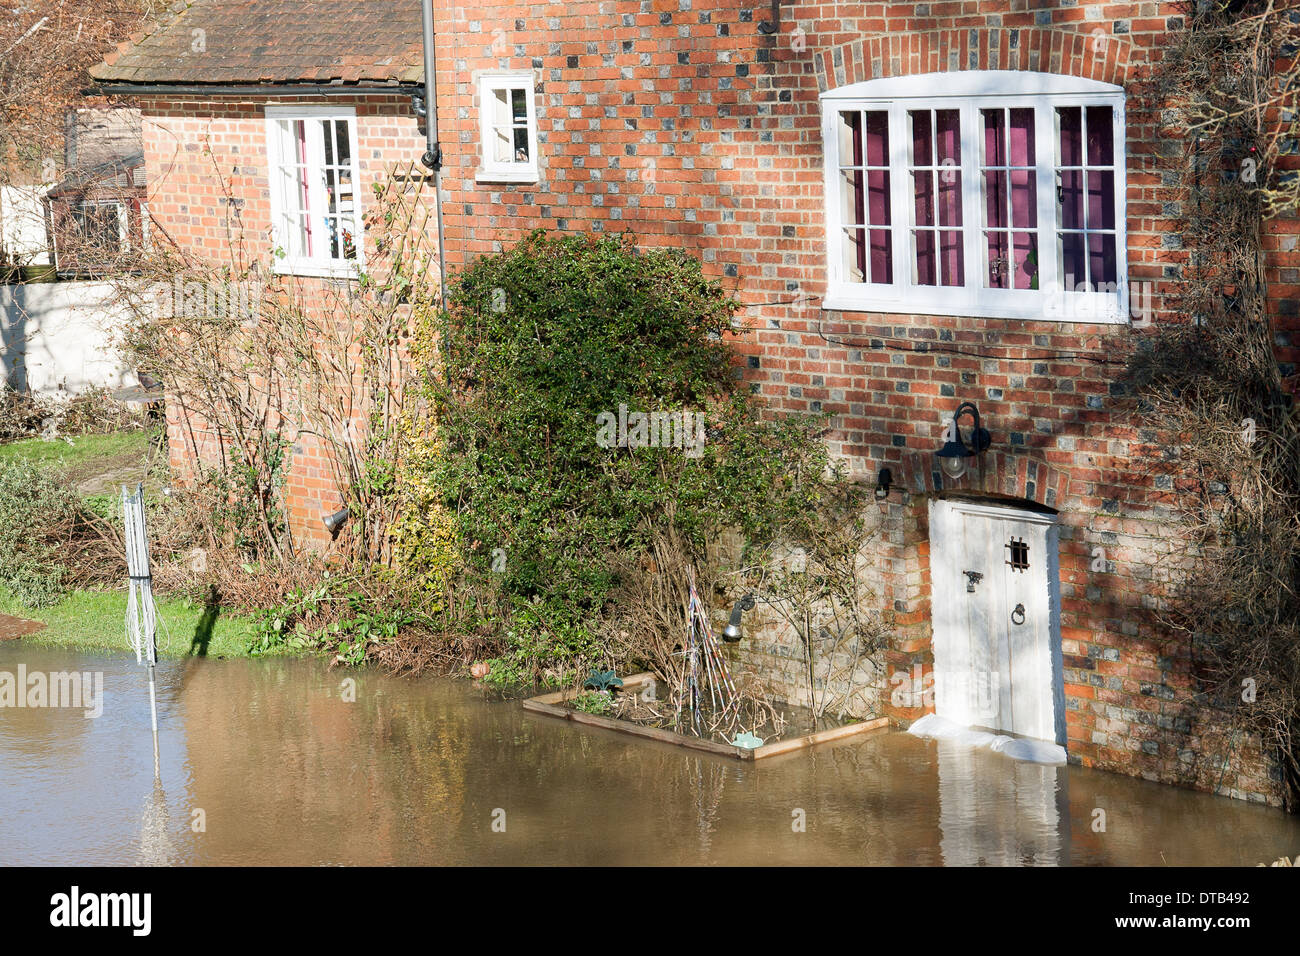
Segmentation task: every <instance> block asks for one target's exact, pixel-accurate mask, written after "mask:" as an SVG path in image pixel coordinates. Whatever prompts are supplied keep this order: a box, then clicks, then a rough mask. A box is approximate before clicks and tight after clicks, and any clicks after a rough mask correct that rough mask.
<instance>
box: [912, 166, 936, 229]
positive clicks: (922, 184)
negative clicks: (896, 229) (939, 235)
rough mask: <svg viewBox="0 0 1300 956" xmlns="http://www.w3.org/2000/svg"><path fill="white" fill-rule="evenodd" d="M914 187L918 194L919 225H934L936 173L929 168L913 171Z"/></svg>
mask: <svg viewBox="0 0 1300 956" xmlns="http://www.w3.org/2000/svg"><path fill="white" fill-rule="evenodd" d="M912 189H913V192H914V194H915V196H916V221H915V225H918V226H933V225H934V173H933V172H931V171H930V170H928V169H922V170H918V171H916V172H914V173H912Z"/></svg>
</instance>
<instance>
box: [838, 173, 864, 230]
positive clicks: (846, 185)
mask: <svg viewBox="0 0 1300 956" xmlns="http://www.w3.org/2000/svg"><path fill="white" fill-rule="evenodd" d="M862 180H863V175H862V170H860V169H841V170H840V197H841V203H842V205H841V208H840V221H841V222H842V223H844V225H846V226H862V225H866V221H867V220H866V199H865V197H864V196H863V192H862V184H863V183H862Z"/></svg>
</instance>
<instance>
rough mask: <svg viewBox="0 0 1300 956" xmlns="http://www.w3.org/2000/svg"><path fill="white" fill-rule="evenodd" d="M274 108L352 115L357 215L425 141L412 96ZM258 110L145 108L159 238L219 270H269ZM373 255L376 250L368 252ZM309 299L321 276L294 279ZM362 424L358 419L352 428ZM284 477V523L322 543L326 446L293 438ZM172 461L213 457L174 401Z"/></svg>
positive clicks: (208, 437)
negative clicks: (239, 260) (245, 265)
mask: <svg viewBox="0 0 1300 956" xmlns="http://www.w3.org/2000/svg"><path fill="white" fill-rule="evenodd" d="M277 103H284V104H300V105H320V104H326V105H333V106H342V107H347V108H355V110H356V113H357V147H358V151H359V154H358V165H359V171H360V175H361V182H360V184H359V186H360V189H359V195H360V196H361V202H362V206H363V209H364V207H365V204H366V202H367V200H368V199H369V198H370V197H371V195H372V192H371V186H372V184H374V183H377V182H382V181H383V180H385V179H386V178H387V174H388V172H389V171H390V170H391V169H392V168H393V167H394V165H395V164H399V163H402V164H404V163H409V162H410V161H411V160H412V159H418V157H419V155H420V152H422V151H423V145H422V144H423V142H424V140H423V135H422V134H421V133H420V132H419V130H418V129H416V125H415V121H414V119H413V118H412V114H411V105H410V99H409V98H408V97H405V96H393V97H372V98H367V99H357V98H338V97H330V98H325V97H292V98H282V99H280V100H277ZM265 126H266V124H265V117H264V113H263V104H262V103H260V102H257V103H251V102H241V101H240V100H239V99H236V98H232V97H216V98H205V99H197V98H191V99H164V98H161V97H158V98H151V99H150V100H149V101H148V102H147V103H146V104H145V110H144V122H143V136H144V145H145V154H146V156H147V157H148V159H147V162H148V167H149V210H150V213H151V215H152V216H153V218H154V220H155V222H156V223H157V224H158V225H159V226H160V227H161V231H162V232H163V233H164V235H163V236H162V237H161V238H160V239H159V240H158V241H161V242H168V241H170V242H174V243H176V245H178V246H179V247H181V248H183V249H185V250H186V251H187V252H188V253H190V254H192V255H195V256H197V257H198V258H199V259H201V260H204V261H206V262H207V263H208V264H209V265H214V266H220V265H222V264H226V263H230V262H232V261H233V260H234V259H235V258H236V257H237V256H239V255H243V256H247V257H248V258H250V259H251V260H254V261H257V262H258V263H259V264H260V266H261V268H262V269H263V270H266V269H268V268H269V267H270V265H271V248H272V242H271V240H270V235H271V209H270V194H269V186H268V166H267V144H266V128H265ZM369 251H371V252H373V248H371V249H370V250H369ZM292 283H293V285H294V289H295V293H296V294H297V295H299V296H301V297H302V298H303V299H304V300H305V301H312V300H313V298H315V299H316V300H318V301H325V300H327V298H328V293H327V292H326V291H322V290H321V289H320V286H321V280H311V279H306V280H299V279H295V280H292ZM357 424H358V425H360V424H361V423H360V422H358V423H357ZM284 434H285V437H286V438H288V439H291V440H293V448H292V452H291V459H290V462H291V465H290V468H289V470H288V473H287V476H286V485H285V501H286V506H287V510H288V518H289V521H290V526H291V528H292V530H293V532H294V535H295V537H296V538H297V539H298V540H299V541H301V542H304V543H310V544H313V545H315V546H319V547H328V544H329V535H328V533H327V532H326V531H325V529H324V525H323V524H322V517H323V515H324V514H326V513H328V512H332V511H335V510H336V509H338V508H339V507H341V506H342V497H341V495H340V492H339V489H338V488H337V487H336V486H335V482H334V480H333V477H332V475H333V471H332V469H331V467H330V464H329V461H328V460H327V457H326V448H325V446H324V444H323V443H322V442H321V441H320V440H319V439H317V438H315V437H313V436H310V435H301V434H295V431H294V429H293V428H292V427H286V428H285V430H284ZM168 435H169V441H170V454H171V462H172V465H173V467H174V468H176V469H178V470H179V471H181V472H182V473H186V472H188V470H189V469H190V468H191V467H192V465H193V462H194V459H195V457H196V453H197V454H198V455H201V456H203V457H206V458H208V459H211V458H212V457H213V456H214V455H215V454H216V444H215V441H214V439H213V436H212V432H211V429H210V428H209V427H207V425H206V423H205V422H203V421H202V420H200V419H199V418H198V417H197V416H196V415H195V414H194V413H193V412H192V411H190V410H187V409H183V408H181V407H179V406H178V404H177V403H176V402H174V401H173V402H171V403H169V405H168Z"/></svg>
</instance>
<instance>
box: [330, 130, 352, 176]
mask: <svg viewBox="0 0 1300 956" xmlns="http://www.w3.org/2000/svg"><path fill="white" fill-rule="evenodd" d="M334 125H335V131H336V136H335V139H336V141H337V142H338V162H339V165H340V166H351V165H352V140H351V138H350V137H351V128H350V126H349V125H348V121H347V120H338V121H336V122H335V124H334Z"/></svg>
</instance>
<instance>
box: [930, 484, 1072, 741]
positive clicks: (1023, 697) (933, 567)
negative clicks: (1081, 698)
mask: <svg viewBox="0 0 1300 956" xmlns="http://www.w3.org/2000/svg"><path fill="white" fill-rule="evenodd" d="M1057 548H1058V536H1057V528H1056V523H1055V520H1054V517H1053V516H1052V515H1046V514H1040V513H1037V512H1032V511H1024V510H1021V509H1015V508H1006V507H1003V506H1000V505H988V504H982V503H976V502H968V501H959V500H948V501H941V500H935V501H932V502H931V504H930V583H931V602H932V603H931V607H932V618H933V624H934V669H935V712H936V713H937V714H938V715H939V716H940V717H944V718H946V719H948V720H951V721H953V722H955V723H959V724H963V725H966V726H970V727H982V728H986V729H988V730H996V731H1003V732H1007V733H1012V734H1016V735H1018V736H1024V737H1033V738H1037V739H1040V740H1051V741H1054V742H1056V743H1058V744H1061V745H1062V746H1064V744H1065V714H1064V707H1063V702H1064V688H1063V685H1062V681H1061V644H1060V624H1059V608H1060V602H1059V592H1060V575H1059V570H1058V552H1057Z"/></svg>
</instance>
